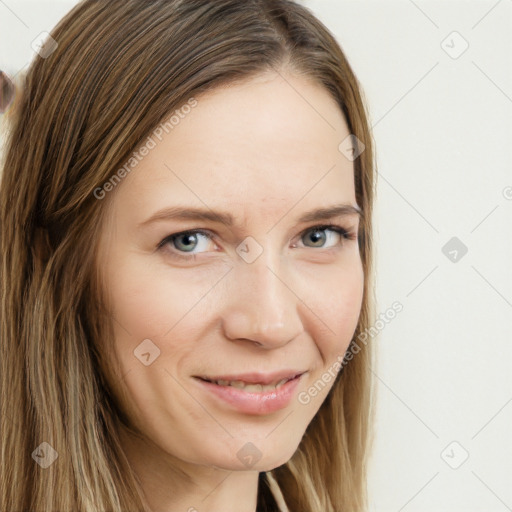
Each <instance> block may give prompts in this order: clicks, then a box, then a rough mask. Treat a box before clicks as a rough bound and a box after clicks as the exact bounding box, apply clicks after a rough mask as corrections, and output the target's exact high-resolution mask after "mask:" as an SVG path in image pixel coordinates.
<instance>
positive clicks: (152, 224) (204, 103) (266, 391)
mask: <svg viewBox="0 0 512 512" xmlns="http://www.w3.org/2000/svg"><path fill="white" fill-rule="evenodd" d="M169 117H170V116H169ZM349 134H350V132H349V130H348V128H347V125H346V123H345V121H344V118H343V117H342V114H341V112H340V109H339V107H338V106H337V104H336V103H335V102H334V100H333V99H331V97H330V95H329V94H328V92H327V91H326V90H324V89H323V88H321V87H319V86H318V85H315V84H313V83H312V82H309V81H307V80H306V79H304V78H298V77H295V76H292V75H286V77H284V75H283V76H281V75H275V74H268V75H264V76H263V75H262V76H259V77H258V78H257V79H252V80H250V81H248V82H245V83H244V84H242V85H235V86H231V87H227V88H221V89H217V90H215V91H213V92H210V93H208V94H207V95H205V96H201V97H198V98H197V103H196V102H195V101H193V100H191V101H190V103H189V107H184V108H182V109H178V113H177V114H176V117H175V118H174V119H173V121H172V123H169V124H168V125H167V127H166V128H162V127H160V128H157V130H156V131H155V132H154V134H153V135H152V139H151V140H152V141H153V142H150V140H149V139H148V140H147V141H145V143H147V146H146V147H147V151H145V150H141V151H139V156H138V157H137V158H138V160H137V162H138V163H137V164H136V165H134V166H133V168H132V169H130V166H127V168H128V169H130V172H128V173H127V175H126V177H124V178H123V179H122V180H121V182H120V183H118V184H116V185H115V187H111V188H115V191H114V192H112V191H111V192H109V193H111V194H113V196H112V198H111V199H112V200H113V203H112V204H111V205H110V206H111V207H112V210H111V212H112V216H111V217H110V220H109V222H108V223H106V224H105V225H104V226H103V232H102V239H101V245H100V249H101V252H100V258H101V259H100V264H101V268H102V272H103V277H104V285H105V287H106V289H107V291H108V293H109V294H110V297H111V301H112V304H111V306H112V309H111V316H112V321H113V323H114V330H115V345H114V354H113V356H112V357H113V359H112V361H118V362H119V367H118V369H117V370H116V372H118V373H116V375H114V376H112V381H113V382H114V390H115V393H116V395H117V397H118V399H119V400H120V402H121V405H122V407H123V409H124V410H125V411H126V412H127V414H128V416H129V418H130V419H131V421H132V422H133V424H134V425H135V426H136V427H137V428H138V429H140V430H141V431H142V432H143V433H144V435H145V436H147V438H148V439H149V440H150V441H151V442H152V443H154V446H156V447H157V449H158V450H159V453H160V454H161V455H162V456H163V457H164V458H166V459H168V460H169V461H174V463H175V464H179V463H182V464H188V465H190V464H199V465H205V466H215V467H221V468H225V469H230V470H244V469H249V468H250V469H253V470H257V471H264V470H269V469H271V468H274V467H277V466H279V465H281V464H283V463H285V462H286V461H287V460H289V458H290V457H291V456H292V455H293V453H294V452H295V450H296V449H297V447H298V445H299V442H300V441H301V438H302V436H303V434H304V432H305V430H306V427H307V426H308V424H309V423H310V421H311V420H312V418H313V417H314V416H315V414H316V413H317V411H318V409H319V407H320V405H321V404H322V402H323V401H324V399H325V398H326V396H327V393H328V391H329V390H330V389H331V387H332V385H333V382H334V376H335V370H336V369H339V365H336V362H337V361H338V362H339V361H340V360H341V358H342V356H343V354H344V353H345V351H346V349H347V347H348V344H349V342H350V340H351V338H352V336H353V334H354V331H355V328H356V325H357V321H358V317H359V313H360V308H361V303H362V295H363V280H364V275H363V268H362V263H361V260H360V255H359V248H358V242H357V238H356V235H357V228H358V223H359V217H358V214H357V211H355V212H354V211H351V210H350V209H348V210H347V211H345V213H343V211H342V212H341V214H336V213H335V214H333V215H331V216H327V217H322V216H321V215H320V214H321V212H322V211H323V210H325V209H329V208H334V207H338V206H341V205H347V206H353V207H357V206H358V205H357V204H356V198H355V190H354V176H353V174H354V171H353V162H352V161H351V159H349V158H347V156H346V155H347V153H346V152H345V150H346V147H345V146H346V144H347V141H346V138H347V137H348V136H349ZM343 141H345V142H343ZM342 142H343V144H341V149H340V143H342ZM146 153H147V154H146ZM144 155H145V156H144ZM132 164H133V162H132ZM122 174H123V173H121V175H122ZM118 176H119V175H118ZM108 188H109V187H108V186H107V187H105V190H107V189H108ZM107 196H108V193H107ZM107 199H110V198H107ZM104 200H106V199H104ZM198 211H201V212H204V215H203V217H201V216H200V215H199V214H198V213H197V212H198ZM315 212H317V213H315ZM325 225H332V226H334V228H332V227H331V228H326V227H322V226H325ZM337 228H340V229H341V230H346V231H347V232H348V235H347V236H348V238H345V237H344V236H343V235H342V234H340V233H338V232H337V231H336V229H337ZM196 230H201V231H196ZM185 231H189V233H188V234H180V233H183V232H185ZM171 235H173V236H172V237H171ZM287 379H292V380H287ZM219 380H220V382H219ZM283 380H287V381H286V383H284V384H283ZM214 381H217V382H216V383H215V382H214ZM228 381H230V382H228ZM278 381H280V383H279V385H278V386H277V387H275V384H276V382H278ZM326 442H328V440H326Z"/></svg>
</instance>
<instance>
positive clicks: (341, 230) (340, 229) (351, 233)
mask: <svg viewBox="0 0 512 512" xmlns="http://www.w3.org/2000/svg"><path fill="white" fill-rule="evenodd" d="M313 230H318V231H324V230H331V231H334V232H337V233H338V234H340V236H341V237H342V242H340V244H339V245H338V247H339V248H341V247H342V246H343V245H344V244H345V242H348V241H350V240H355V239H357V226H354V227H350V228H349V227H346V226H342V225H340V224H334V223H331V224H313V225H311V226H308V227H307V228H304V229H303V230H302V231H301V232H300V233H299V234H298V238H299V239H301V238H302V237H303V236H304V234H306V233H307V232H308V231H313ZM187 234H201V235H204V236H205V237H207V238H209V239H210V240H211V241H214V238H215V237H217V236H218V235H217V233H215V232H214V231H211V230H208V229H203V228H191V229H186V230H184V231H178V232H176V233H172V234H170V235H167V236H166V237H165V238H164V239H163V240H162V241H161V242H160V243H159V244H158V245H157V248H156V249H157V250H161V249H162V248H163V247H164V246H165V245H166V244H167V243H169V242H171V241H172V239H173V238H177V237H178V236H183V235H187ZM294 246H295V245H294ZM305 248H308V247H306V246H305ZM309 248H310V249H315V248H314V247H309ZM318 249H323V248H322V247H319V248H318ZM330 249H334V248H333V247H329V248H327V249H325V250H330ZM169 252H170V254H171V256H172V257H173V258H174V257H175V258H177V259H182V260H186V261H187V260H188V261H191V260H195V258H196V257H197V256H198V255H197V254H195V253H191V254H190V255H189V256H185V254H187V253H186V252H180V251H177V250H170V251H169ZM199 254H202V253H199Z"/></svg>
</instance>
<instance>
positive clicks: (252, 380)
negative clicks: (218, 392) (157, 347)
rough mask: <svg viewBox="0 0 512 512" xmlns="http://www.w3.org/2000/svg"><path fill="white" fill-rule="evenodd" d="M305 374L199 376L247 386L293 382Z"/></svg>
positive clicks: (283, 372)
mask: <svg viewBox="0 0 512 512" xmlns="http://www.w3.org/2000/svg"><path fill="white" fill-rule="evenodd" d="M303 373H305V372H304V371H303V370H279V371H277V372H272V373H258V372H253V373H243V374H242V373H239V374H236V375H215V376H210V375H198V377H199V378H200V379H203V380H209V381H217V380H227V381H237V380H238V381H242V382H246V383H247V384H262V385H265V384H272V383H274V382H279V381H281V380H283V379H287V380H291V379H293V378H295V377H298V376H299V375H302V374H303Z"/></svg>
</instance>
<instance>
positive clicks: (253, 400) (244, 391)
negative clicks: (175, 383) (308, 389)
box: [194, 370, 306, 415]
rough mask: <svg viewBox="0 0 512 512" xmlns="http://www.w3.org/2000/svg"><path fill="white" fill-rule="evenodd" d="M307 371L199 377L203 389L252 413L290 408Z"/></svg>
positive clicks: (227, 402) (259, 413) (195, 378)
mask: <svg viewBox="0 0 512 512" xmlns="http://www.w3.org/2000/svg"><path fill="white" fill-rule="evenodd" d="M305 373H306V372H305V371H293V370H292V371H285V372H277V373H274V374H266V375H265V374H255V373H253V374H245V375H222V376H204V375H203V376H196V377H194V380H196V382H198V384H199V385H200V388H201V389H203V390H204V392H206V393H208V394H209V395H210V396H212V397H213V399H215V400H217V401H219V400H220V402H219V404H224V406H228V407H229V408H231V409H232V408H234V409H236V410H238V411H239V412H242V413H245V414H252V415H262V414H270V413H272V412H276V411H278V410H280V409H284V408H286V407H288V405H289V404H290V403H291V402H292V398H293V396H294V395H295V392H296V390H297V386H298V385H299V382H300V380H301V377H302V376H303V375H304V374H305Z"/></svg>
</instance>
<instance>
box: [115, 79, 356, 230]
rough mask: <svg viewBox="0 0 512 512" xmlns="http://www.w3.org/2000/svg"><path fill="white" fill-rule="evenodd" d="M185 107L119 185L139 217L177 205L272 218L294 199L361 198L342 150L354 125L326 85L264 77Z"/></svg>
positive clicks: (122, 201) (123, 201)
mask: <svg viewBox="0 0 512 512" xmlns="http://www.w3.org/2000/svg"><path fill="white" fill-rule="evenodd" d="M183 112H186V114H185V113H182V115H181V116H179V117H176V121H177V122H176V124H174V125H173V126H172V128H170V129H169V128H168V129H167V130H166V131H162V130H160V131H161V132H162V133H160V136H159V138H155V137H153V140H154V141H155V147H154V148H153V149H151V150H150V151H149V153H148V154H147V155H146V156H144V158H143V159H142V160H141V162H140V163H139V164H138V165H137V167H136V168H135V169H134V170H133V171H131V172H130V173H129V174H128V176H127V177H126V178H125V179H124V180H123V183H122V184H121V185H122V186H120V187H119V188H120V190H117V191H116V195H117V196H118V197H116V202H117V203H118V206H119V207H120V208H123V207H124V208H126V211H125V212H124V214H125V215H127V216H129V217H130V218H133V220H134V221H136V220H143V218H145V217H147V216H149V215H151V214H152V213H153V212H154V211H155V210H157V209H158V208H164V207H167V206H170V205H172V204H173V203H176V202H178V203H179V204H188V205H190V206H196V207H198V206H201V207H205V206H206V207H209V208H212V209H217V208H219V209H225V208H226V206H229V207H230V208H232V209H233V214H235V215H237V216H243V217H247V218H249V217H250V216H251V215H252V214H255V213H258V215H260V216H261V215H269V216H270V217H272V218H273V219H275V216H276V215H279V214H280V213H282V212H283V211H284V210H287V209H289V208H290V207H291V206H292V205H293V204H297V208H299V207H301V208H302V207H303V209H308V208H310V207H316V206H319V205H321V204H322V203H329V204H331V203H335V202H340V201H345V202H352V203H355V195H354V180H353V163H352V162H351V161H349V160H348V159H347V158H345V156H344V155H342V154H341V152H340V151H339V149H338V146H339V144H340V142H341V141H342V140H343V139H345V138H346V137H347V136H348V135H349V130H348V127H347V125H346V122H345V119H344V117H343V115H342V113H341V110H340V108H339V106H338V105H337V104H336V102H335V101H334V99H333V98H332V97H331V96H330V95H329V93H328V92H327V91H326V90H325V89H324V88H323V87H321V86H319V85H317V84H315V83H313V82H311V81H309V80H306V79H304V78H299V77H294V76H290V75H288V76H284V75H283V76H282V75H279V74H274V75H263V76H259V77H257V78H255V79H251V80H249V81H247V82H244V83H242V84H235V85H231V86H227V87H222V88H219V89H215V90H214V91H211V92H209V93H208V94H206V95H203V96H200V97H198V98H197V104H196V106H195V107H194V108H190V109H188V108H187V109H186V110H183ZM160 139H161V140H160ZM298 202H299V203H300V205H299V204H298ZM134 204H137V209H133V205H134Z"/></svg>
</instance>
